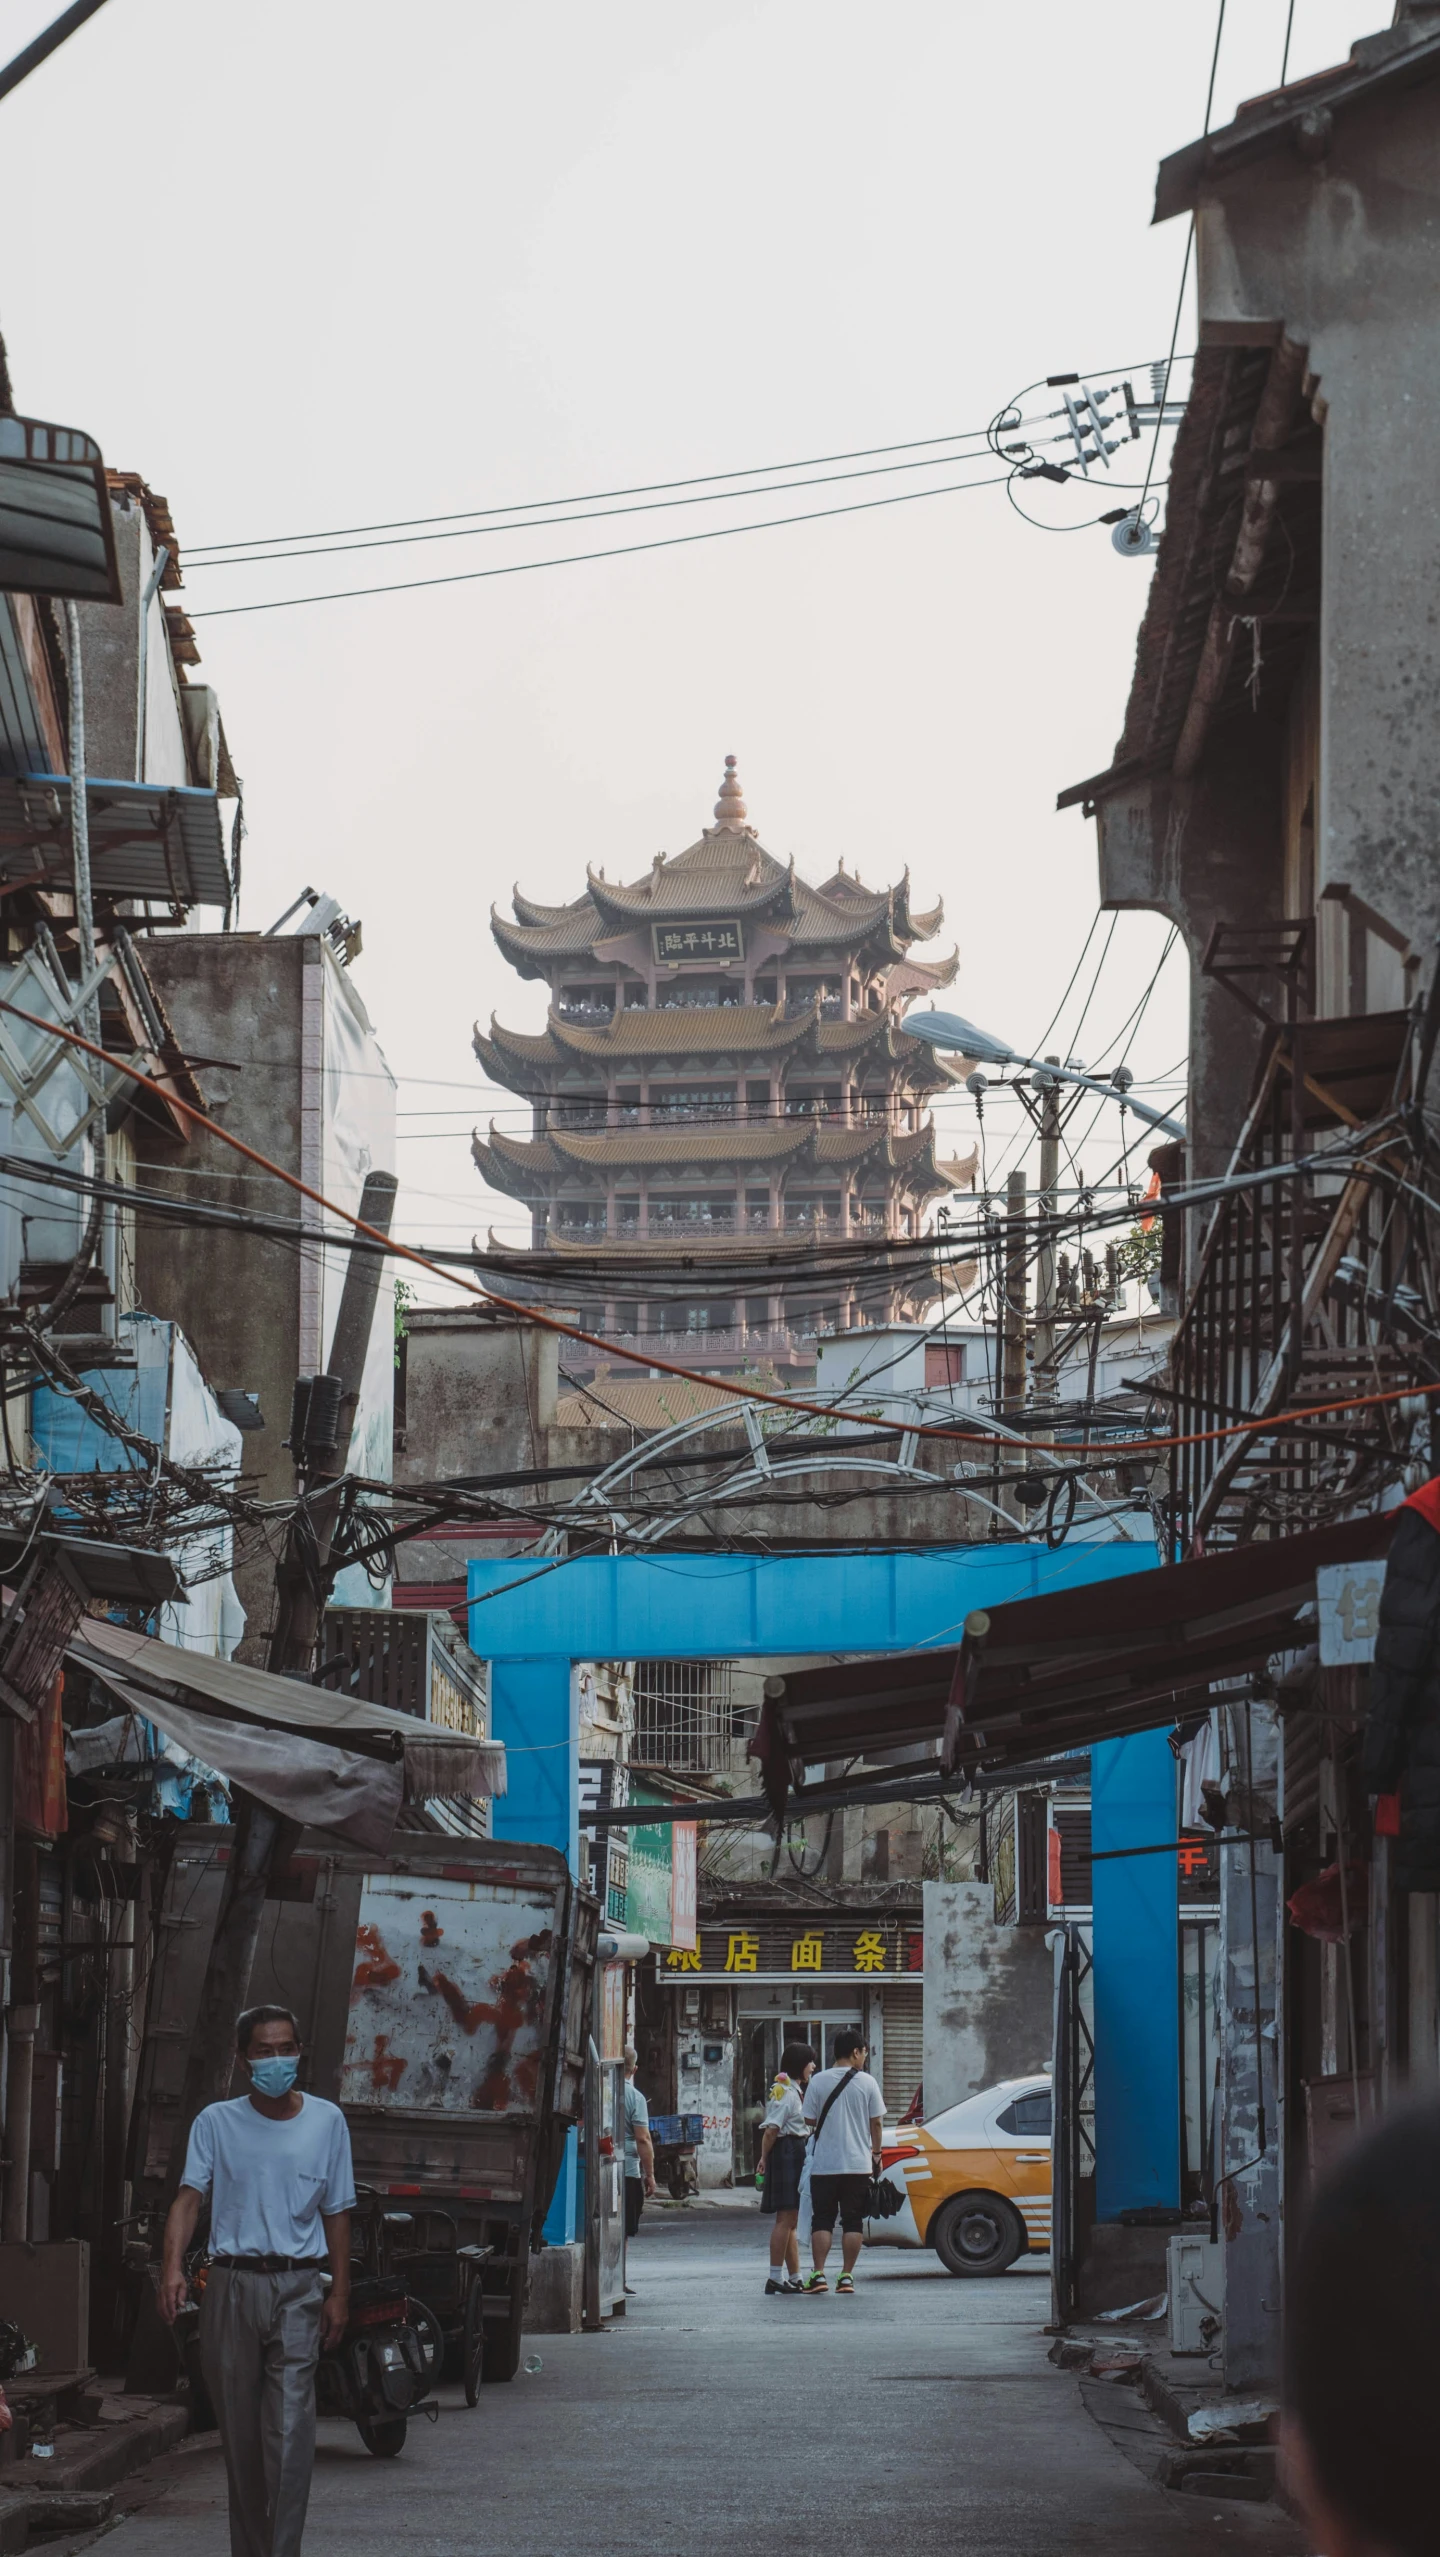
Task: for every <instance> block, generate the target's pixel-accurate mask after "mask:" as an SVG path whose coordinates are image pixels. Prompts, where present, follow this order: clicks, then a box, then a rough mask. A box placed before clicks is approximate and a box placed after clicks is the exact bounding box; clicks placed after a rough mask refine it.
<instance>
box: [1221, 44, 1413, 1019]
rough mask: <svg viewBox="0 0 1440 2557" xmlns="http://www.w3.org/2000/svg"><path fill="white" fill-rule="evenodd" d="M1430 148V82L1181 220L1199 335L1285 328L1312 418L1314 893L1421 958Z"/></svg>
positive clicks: (1341, 117)
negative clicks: (1329, 894)
mask: <svg viewBox="0 0 1440 2557" xmlns="http://www.w3.org/2000/svg"><path fill="white" fill-rule="evenodd" d="M1437 139H1440V134H1437V112H1436V92H1435V89H1434V87H1433V86H1428V85H1427V86H1423V87H1419V88H1416V89H1413V90H1411V91H1409V92H1408V93H1405V92H1401V93H1396V92H1390V93H1388V94H1386V95H1385V96H1384V97H1379V98H1375V99H1373V100H1372V101H1370V102H1369V103H1368V104H1366V105H1363V106H1357V107H1354V108H1351V109H1348V110H1346V111H1345V112H1344V113H1342V114H1338V115H1337V116H1336V118H1335V126H1334V132H1333V135H1332V136H1331V140H1330V144H1329V148H1328V150H1327V151H1326V153H1325V156H1324V157H1323V158H1322V159H1319V160H1316V161H1312V162H1307V161H1305V160H1303V159H1302V158H1301V157H1300V156H1299V154H1298V153H1294V152H1287V151H1285V150H1284V149H1283V148H1282V149H1277V150H1274V151H1270V152H1267V153H1266V154H1265V156H1264V157H1263V159H1261V160H1259V161H1258V162H1256V163H1255V164H1254V165H1253V166H1251V167H1249V168H1244V169H1239V170H1236V171H1235V172H1234V173H1233V174H1232V175H1230V176H1228V177H1226V178H1224V179H1218V180H1217V179H1211V180H1208V181H1207V182H1206V185H1205V188H1204V190H1203V191H1202V193H1201V196H1200V199H1199V203H1198V208H1197V216H1196V219H1197V230H1198V258H1199V295H1200V316H1201V335H1202V337H1205V336H1207V335H1208V336H1214V335H1217V334H1223V335H1227V336H1229V337H1230V338H1231V339H1232V340H1236V339H1241V338H1243V337H1245V336H1246V335H1250V336H1252V337H1254V338H1255V339H1256V340H1262V339H1263V338H1265V337H1266V336H1268V335H1269V334H1270V332H1271V331H1272V330H1273V328H1274V326H1275V325H1276V323H1277V322H1278V323H1280V324H1281V325H1283V327H1284V329H1285V332H1286V334H1287V336H1289V337H1290V338H1292V339H1293V340H1295V341H1296V342H1297V343H1298V344H1300V345H1302V346H1304V347H1305V348H1307V350H1308V355H1309V366H1310V373H1311V376H1312V378H1313V383H1314V401H1315V408H1316V413H1317V415H1320V416H1323V418H1324V421H1325V465H1324V467H1325V477H1324V541H1325V560H1324V604H1323V612H1322V620H1321V655H1320V792H1319V808H1318V812H1317V816H1318V822H1317V826H1316V888H1317V891H1323V890H1324V889H1325V888H1326V887H1327V886H1332V887H1333V886H1346V887H1349V888H1351V889H1353V890H1354V891H1355V892H1356V893H1357V894H1358V895H1359V896H1361V897H1363V898H1364V899H1365V901H1366V902H1367V903H1368V904H1370V905H1372V906H1374V907H1375V908H1376V909H1377V911H1378V912H1380V913H1381V914H1383V915H1385V916H1386V917H1387V918H1388V919H1389V920H1390V921H1391V922H1392V923H1393V924H1395V925H1397V926H1398V927H1399V928H1400V929H1402V930H1403V931H1404V932H1406V933H1407V934H1409V936H1410V937H1411V939H1412V940H1414V941H1415V942H1416V944H1417V946H1419V947H1421V948H1422V949H1423V947H1424V946H1425V944H1426V943H1427V942H1428V941H1429V940H1430V939H1431V938H1432V937H1433V934H1434V930H1435V912H1436V903H1437V899H1436V891H1435V844H1436V841H1437V838H1440V758H1437V755H1436V751H1435V737H1436V724H1437V718H1440V507H1437V505H1436V499H1435V480H1434V463H1433V446H1434V435H1433V421H1434V418H1435V413H1436V402H1437V398H1440V336H1437V333H1436V330H1435V326H1434V315H1435V278H1436V261H1437V256H1440V150H1437ZM1371 1008H1372V1009H1373V1008H1374V1007H1373V1005H1372V1007H1371Z"/></svg>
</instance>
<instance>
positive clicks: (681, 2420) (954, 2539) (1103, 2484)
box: [117, 2205, 1301, 2557]
mask: <svg viewBox="0 0 1440 2557" xmlns="http://www.w3.org/2000/svg"><path fill="white" fill-rule="evenodd" d="M763 2256H764V2245H763V2239H762V2235H761V2229H760V2226H759V2223H758V2218H757V2215H756V2214H755V2213H754V2212H753V2211H751V2210H749V2209H747V2208H744V2207H743V2206H738V2205H730V2206H728V2207H724V2206H715V2207H706V2206H703V2205H702V2206H701V2207H699V2208H697V2209H690V2210H684V2211H669V2210H664V2209H661V2210H659V2211H654V2212H647V2213H646V2217H645V2220H644V2222H643V2224H642V2231H641V2235H640V2237H639V2238H638V2239H637V2241H636V2243H635V2245H634V2247H633V2248H632V2250H631V2256H630V2265H631V2273H632V2278H633V2281H634V2285H635V2296H634V2297H633V2298H632V2299H631V2300H630V2301H629V2302H628V2304H627V2315H626V2317H625V2319H624V2322H623V2323H621V2322H620V2321H618V2320H616V2321H615V2322H613V2323H612V2324H610V2325H609V2326H607V2328H606V2330H605V2332H604V2333H603V2334H601V2335H598V2336H586V2335H565V2336H553V2335H545V2336H537V2337H534V2338H531V2339H527V2344H526V2356H527V2359H533V2358H534V2357H535V2356H537V2355H538V2356H539V2358H540V2361H541V2365H542V2367H541V2369H540V2370H539V2371H538V2372H537V2373H528V2374H527V2373H525V2372H523V2371H522V2373H521V2374H520V2376H519V2377H517V2378H516V2379H515V2381H514V2382H513V2383H512V2384H511V2385H510V2386H508V2387H494V2388H488V2389H485V2390H482V2392H481V2400H480V2404H479V2406H478V2408H477V2409H476V2410H475V2412H474V2413H473V2414H471V2413H470V2412H469V2411H468V2410H467V2409H466V2407H465V2406H464V2405H463V2403H462V2402H461V2398H460V2392H459V2390H458V2389H457V2388H453V2387H447V2388H445V2389H443V2390H442V2392H441V2398H442V2405H441V2413H440V2417H439V2420H438V2422H437V2423H436V2424H435V2425H434V2426H433V2427H432V2426H427V2425H425V2424H413V2425H412V2427H411V2432H410V2440H409V2444H408V2446H407V2449H406V2451H405V2453H404V2454H403V2456H402V2458H401V2459H400V2460H399V2461H397V2462H395V2463H394V2464H389V2463H387V2464H384V2465H378V2464H377V2463H376V2462H375V2461H374V2460H372V2459H370V2458H369V2457H367V2455H366V2453H365V2452H364V2451H363V2450H362V2448H361V2446H360V2443H359V2441H358V2439H357V2437H356V2434H355V2431H354V2428H353V2427H352V2426H350V2425H346V2424H340V2423H328V2424H322V2425H321V2428H320V2450H319V2455H318V2457H317V2460H316V2468H315V2489H314V2493H313V2495H312V2498H311V2508H310V2521H309V2526H308V2528H307V2531H306V2536H305V2545H306V2550H307V2557H380V2552H382V2551H384V2552H386V2557H389V2552H390V2551H392V2550H393V2549H395V2548H396V2547H397V2546H399V2545H401V2544H403V2546H404V2547H405V2549H406V2551H407V2552H408V2557H440V2552H442V2551H443V2552H445V2557H450V2552H452V2551H454V2550H464V2551H465V2552H466V2557H562V2552H565V2557H568V2552H570V2551H572V2550H575V2549H578V2548H581V2547H587V2546H590V2545H591V2544H593V2543H595V2542H597V2541H598V2542H601V2543H603V2544H604V2545H605V2546H606V2547H608V2548H611V2549H613V2550H615V2551H616V2552H617V2557H679V2552H681V2551H683V2552H684V2557H721V2552H724V2557H733V2552H735V2551H736V2550H737V2549H742V2548H746V2547H750V2546H753V2545H754V2544H755V2543H756V2541H757V2540H758V2539H762V2538H763V2539H765V2540H769V2541H771V2542H772V2544H775V2545H779V2544H780V2543H782V2542H783V2541H786V2540H793V2541H794V2542H795V2543H796V2544H797V2545H803V2546H804V2547H805V2548H806V2549H807V2550H815V2551H824V2552H827V2557H851V2552H852V2551H854V2552H860V2551H866V2552H870V2551H873V2550H875V2549H876V2548H877V2547H880V2546H883V2547H885V2548H886V2549H889V2550H893V2551H896V2552H903V2557H931V2552H932V2551H935V2552H938V2551H940V2550H944V2551H946V2552H947V2557H965V2552H968V2551H970V2550H975V2551H981V2550H983V2551H984V2552H985V2557H1070V2552H1074V2557H1089V2552H1092V2551H1093V2552H1096V2557H1098V2553H1099V2552H1101V2551H1104V2552H1105V2557H1171V2552H1172V2551H1173V2552H1174V2557H1181V2552H1184V2551H1189V2550H1193V2549H1197V2548H1199V2547H1201V2546H1203V2547H1205V2548H1208V2549H1211V2550H1214V2549H1216V2548H1218V2547H1230V2546H1234V2547H1238V2548H1241V2549H1246V2550H1253V2551H1254V2552H1256V2557H1298V2551H1299V2550H1300V2547H1301V2540H1300V2537H1299V2534H1298V2533H1297V2532H1295V2531H1294V2530H1292V2529H1291V2527H1290V2526H1289V2525H1288V2524H1287V2523H1284V2522H1282V2521H1281V2520H1280V2519H1279V2517H1278V2515H1277V2513H1276V2511H1275V2508H1274V2506H1273V2505H1270V2506H1266V2507H1264V2508H1259V2509H1257V2508H1255V2507H1251V2506H1245V2505H1230V2506H1228V2507H1227V2508H1226V2509H1225V2510H1224V2511H1223V2512H1222V2511H1220V2510H1219V2509H1217V2508H1212V2506H1211V2505H1210V2504H1209V2503H1208V2502H1205V2501H1203V2500H1202V2501H1198V2502H1195V2501H1192V2500H1191V2499H1189V2498H1186V2499H1183V2500H1182V2499H1181V2498H1180V2497H1179V2496H1177V2495H1174V2494H1167V2493H1165V2492H1163V2491H1162V2490H1161V2489H1160V2488H1159V2487H1157V2486H1154V2485H1152V2484H1151V2483H1150V2482H1149V2480H1148V2479H1147V2478H1146V2477H1145V2476H1144V2475H1142V2474H1141V2473H1140V2471H1139V2469H1138V2468H1137V2467H1136V2466H1135V2465H1134V2464H1133V2462H1132V2461H1131V2460H1130V2459H1129V2458H1127V2457H1126V2455H1125V2453H1124V2452H1123V2451H1122V2450H1121V2449H1119V2448H1117V2447H1116V2446H1115V2443H1114V2442H1113V2440H1111V2439H1107V2437H1106V2433H1105V2432H1104V2431H1102V2430H1101V2427H1100V2425H1099V2424H1098V2423H1097V2422H1096V2421H1095V2420H1094V2418H1093V2417H1092V2416H1091V2415H1090V2414H1089V2413H1088V2412H1087V2411H1086V2408H1085V2405H1084V2402H1083V2400H1082V2396H1081V2387H1080V2383H1079V2382H1078V2381H1077V2379H1076V2378H1075V2376H1074V2374H1073V2373H1071V2372H1069V2371H1062V2370H1056V2369H1055V2368H1053V2367H1052V2365H1051V2364H1050V2362H1049V2361H1048V2359H1047V2352H1048V2346H1047V2342H1046V2339H1045V2336H1044V2334H1043V2333H1042V2328H1043V2326H1044V2323H1045V2319H1046V2317H1047V2315H1048V2313H1049V2297H1050V2293H1049V2282H1048V2275H1047V2270H1046V2267H1045V2264H1044V2263H1043V2261H1042V2260H1040V2259H1038V2258H1037V2259H1034V2260H1032V2261H1031V2262H1030V2263H1028V2264H1025V2265H1022V2266H1016V2267H1015V2268H1014V2270H1013V2271H1012V2272H1011V2273H1009V2274H1008V2275H1006V2277H1005V2278H1004V2279H1003V2280H1002V2281H998V2282H964V2281H954V2280H952V2279H951V2278H950V2276H949V2275H948V2274H946V2273H944V2272H943V2271H942V2270H941V2268H940V2267H939V2265H938V2264H937V2263H936V2261H935V2259H934V2258H933V2257H932V2256H930V2255H928V2254H926V2255H900V2254H896V2253H893V2252H892V2251H891V2250H889V2249H883V2250H882V2249H873V2250H867V2252H866V2254H865V2255H864V2256H863V2258H862V2260H861V2265H860V2272H859V2278H858V2284H857V2289H856V2294H855V2297H854V2298H853V2299H851V2300H846V2299H841V2298H838V2297H837V2296H836V2294H835V2293H834V2292H833V2291H831V2292H830V2293H829V2294H828V2295H827V2297H825V2298H824V2299H804V2298H801V2299H776V2300H767V2299H766V2298H765V2297H764V2295H763V2290H762V2283H763ZM1117 2397H1119V2398H1120V2400H1121V2401H1122V2402H1121V2404H1120V2406H1119V2408H1118V2413H1119V2416H1120V2417H1121V2418H1122V2419H1123V2417H1124V2415H1125V2414H1126V2413H1127V2412H1128V2404H1129V2393H1128V2392H1117ZM157 2474H158V2475H160V2476H163V2477H164V2478H165V2479H167V2480H168V2481H173V2482H170V2483H167V2486H166V2489H165V2491H164V2492H163V2493H162V2494H160V2496H159V2497H158V2499H157V2500H155V2501H153V2502H150V2503H149V2504H148V2505H146V2506H145V2507H144V2508H143V2509H142V2510H140V2511H137V2512H136V2513H135V2514H134V2515H133V2517H132V2518H131V2519H130V2520H129V2521H127V2522H126V2523H125V2525H124V2526H123V2533H122V2535H120V2536H119V2538H118V2540H117V2550H118V2557H223V2552H224V2551H225V2549H226V2546H227V2537H226V2529H225V2483H224V2473H223V2469H222V2466H221V2460H220V2453H219V2451H218V2449H214V2448H204V2447H201V2446H200V2445H199V2444H198V2443H197V2446H196V2447H195V2448H194V2449H193V2450H188V2451H185V2452H183V2453H181V2454H179V2455H178V2456H176V2457H175V2458H172V2459H171V2460H169V2461H168V2462H166V2463H164V2464H163V2466H162V2468H161V2470H160V2471H159V2472H157ZM145 2491H147V2492H152V2493H153V2487H150V2488H147V2489H146V2490H145Z"/></svg>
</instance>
